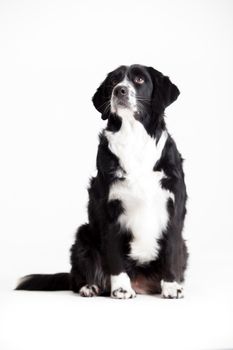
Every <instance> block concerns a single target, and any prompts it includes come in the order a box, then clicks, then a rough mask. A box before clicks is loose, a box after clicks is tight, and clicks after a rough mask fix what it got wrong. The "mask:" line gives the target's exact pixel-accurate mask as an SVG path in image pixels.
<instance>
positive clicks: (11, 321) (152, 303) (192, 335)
mask: <svg viewBox="0 0 233 350" xmlns="http://www.w3.org/2000/svg"><path fill="white" fill-rule="evenodd" d="M219 272H220V271H216V276H218V280H216V283H215V284H213V281H214V278H215V276H214V274H213V275H211V274H210V275H209V276H206V278H205V279H204V278H203V277H204V275H203V276H202V275H201V276H200V279H199V280H197V279H196V277H197V276H196V275H195V272H194V274H193V278H192V280H190V279H188V280H187V283H186V296H185V298H184V299H180V300H165V299H161V298H160V297H158V296H143V295H138V296H137V297H136V298H135V299H132V300H114V299H110V298H105V297H96V298H82V297H80V296H79V295H75V294H73V293H71V292H69V291H67V292H25V291H17V292H16V291H12V290H11V283H12V281H10V280H7V279H5V280H3V281H2V282H1V292H0V308H1V315H0V332H1V334H0V349H1V350H29V349H30V350H31V349H33V350H37V349H38V350H41V349H44V350H47V349H70V350H72V349H81V348H86V349H91V348H92V349H103V350H104V349H129V348H130V349H186V350H189V349H196V350H199V349H203V350H204V349H224V350H226V349H232V348H233V298H232V295H233V284H232V282H231V281H230V280H228V281H227V280H226V279H225V280H224V275H226V274H227V270H226V269H225V270H224V272H223V276H222V277H223V279H221V278H219ZM201 278H203V279H202V280H201ZM198 282H199V284H198Z"/></svg>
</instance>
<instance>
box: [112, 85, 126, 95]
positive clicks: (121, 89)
mask: <svg viewBox="0 0 233 350" xmlns="http://www.w3.org/2000/svg"><path fill="white" fill-rule="evenodd" d="M114 95H115V96H116V97H125V96H127V95H128V88H127V87H126V86H123V85H120V86H116V87H115V89H114Z"/></svg>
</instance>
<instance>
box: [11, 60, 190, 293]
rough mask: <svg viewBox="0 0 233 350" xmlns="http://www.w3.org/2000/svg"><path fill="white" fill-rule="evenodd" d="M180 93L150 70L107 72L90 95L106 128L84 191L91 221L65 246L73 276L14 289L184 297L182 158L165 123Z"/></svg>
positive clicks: (42, 278)
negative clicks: (93, 173)
mask: <svg viewBox="0 0 233 350" xmlns="http://www.w3.org/2000/svg"><path fill="white" fill-rule="evenodd" d="M178 95H179V90H178V88H177V87H176V86H175V85H174V84H173V83H172V82H171V81H170V79H169V78H168V77H167V76H164V75H163V74H162V73H160V72H159V71H157V70H155V69H154V68H151V67H145V66H141V65H132V66H129V67H128V66H121V67H119V68H117V69H116V70H114V71H113V72H111V73H109V74H108V76H107V78H106V79H105V81H104V82H103V83H102V84H101V85H100V87H99V88H98V89H97V91H96V93H95V95H94V97H93V103H94V106H95V108H96V109H97V110H98V111H99V112H100V113H101V115H102V119H107V126H106V128H105V129H104V130H103V131H102V133H101V134H100V142H99V147H98V153H97V176H96V177H93V178H92V179H91V182H90V187H89V203H88V216H89V222H88V223H86V224H84V225H82V226H81V227H80V228H79V229H78V231H77V234H76V240H75V243H74V244H73V246H72V248H71V272H70V273H58V274H54V275H29V276H26V277H24V278H23V279H22V280H21V282H20V283H19V285H18V286H17V288H16V289H24V290H65V289H70V290H72V291H73V292H75V293H80V295H82V296H86V297H91V296H95V295H111V297H113V298H118V299H128V298H132V297H135V296H136V293H146V294H155V293H161V294H162V296H163V297H164V298H181V297H182V296H183V287H182V282H183V281H184V272H185V269H186V265H187V258H188V253H187V248H186V245H185V241H184V239H183V238H182V230H183V225H184V219H185V214H186V208H185V206H186V199H187V195H186V188H185V182H184V173H183V169H182V157H181V155H180V153H179V152H178V150H177V148H176V144H175V142H174V140H173V139H172V137H171V136H170V135H169V133H168V132H167V129H166V125H165V121H164V111H165V108H166V107H167V106H169V105H170V104H171V103H172V102H174V101H175V100H176V99H177V97H178Z"/></svg>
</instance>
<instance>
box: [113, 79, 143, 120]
mask: <svg viewBox="0 0 233 350" xmlns="http://www.w3.org/2000/svg"><path fill="white" fill-rule="evenodd" d="M119 86H122V87H123V86H125V87H126V88H127V89H128V92H129V93H128V106H127V107H124V106H121V105H117V98H116V97H115V96H114V90H115V88H117V87H119ZM111 112H112V113H117V114H118V115H119V116H120V117H123V118H124V117H127V116H128V115H129V114H130V115H131V116H132V115H133V114H134V113H135V112H137V100H136V91H135V88H134V86H133V85H132V84H131V82H130V81H129V80H128V79H127V78H124V80H122V81H121V82H120V83H118V84H117V85H116V86H115V87H114V89H113V90H112V96H111Z"/></svg>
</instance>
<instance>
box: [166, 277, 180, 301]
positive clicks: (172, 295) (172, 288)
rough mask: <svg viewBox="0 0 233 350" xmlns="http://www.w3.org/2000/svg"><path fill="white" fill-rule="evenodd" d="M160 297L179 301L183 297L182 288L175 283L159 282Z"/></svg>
mask: <svg viewBox="0 0 233 350" xmlns="http://www.w3.org/2000/svg"><path fill="white" fill-rule="evenodd" d="M161 288H162V296H163V298H169V299H180V298H183V297H184V294H183V287H182V286H181V284H179V283H177V282H165V281H163V280H162V281H161Z"/></svg>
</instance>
